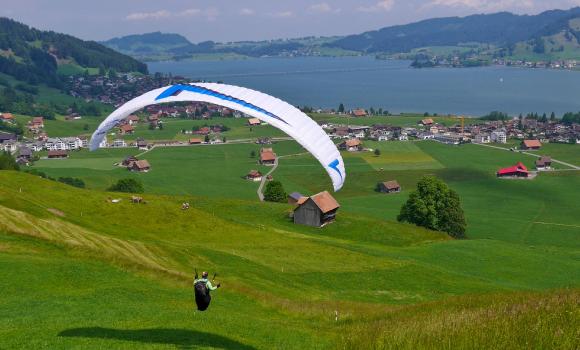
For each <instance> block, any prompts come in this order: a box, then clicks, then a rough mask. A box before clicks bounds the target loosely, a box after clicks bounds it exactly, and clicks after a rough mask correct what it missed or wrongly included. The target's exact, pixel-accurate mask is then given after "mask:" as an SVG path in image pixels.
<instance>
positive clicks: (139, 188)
mask: <svg viewBox="0 0 580 350" xmlns="http://www.w3.org/2000/svg"><path fill="white" fill-rule="evenodd" d="M108 191H111V192H126V193H143V192H144V191H145V190H144V189H143V184H142V183H141V181H139V180H136V179H121V180H119V181H117V183H116V184H113V185H112V186H111V187H109V188H108Z"/></svg>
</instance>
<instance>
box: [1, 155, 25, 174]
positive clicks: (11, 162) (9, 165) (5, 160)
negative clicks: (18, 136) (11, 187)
mask: <svg viewBox="0 0 580 350" xmlns="http://www.w3.org/2000/svg"><path fill="white" fill-rule="evenodd" d="M0 170H20V166H18V163H16V159H14V157H13V156H12V154H10V153H8V152H2V153H0Z"/></svg>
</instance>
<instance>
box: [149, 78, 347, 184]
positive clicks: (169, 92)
mask: <svg viewBox="0 0 580 350" xmlns="http://www.w3.org/2000/svg"><path fill="white" fill-rule="evenodd" d="M181 91H190V92H195V93H198V94H202V95H207V96H213V97H216V98H219V99H220V100H224V101H229V102H233V103H235V104H238V105H240V106H243V107H246V108H249V109H252V110H254V111H256V112H260V113H262V114H264V115H266V116H268V117H270V118H274V119H277V120H279V121H281V122H283V123H284V124H287V125H290V124H288V122H286V121H285V120H284V119H282V118H280V117H279V116H277V115H275V114H274V113H271V112H268V111H267V110H265V109H263V108H260V107H258V106H256V105H253V104H251V103H248V102H246V101H244V100H241V99H239V98H236V97H233V96H229V95H226V94H222V93H221V92H217V91H214V90H211V89H207V88H205V87H202V86H197V85H173V86H170V87H168V88H167V89H166V90H165V91H163V92H162V93H161V94H159V96H157V97H156V98H155V101H158V100H162V99H164V98H167V97H171V96H176V95H177V94H179V93H180V92H181ZM339 173H340V172H339ZM341 176H342V175H341Z"/></svg>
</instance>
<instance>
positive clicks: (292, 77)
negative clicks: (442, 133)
mask: <svg viewBox="0 0 580 350" xmlns="http://www.w3.org/2000/svg"><path fill="white" fill-rule="evenodd" d="M149 70H150V72H152V73H154V72H162V73H172V74H173V75H181V76H185V77H188V78H192V79H202V80H209V81H222V82H224V83H228V84H235V85H242V86H245V87H249V88H253V89H257V90H260V91H263V92H266V93H269V94H271V95H274V96H276V97H279V98H281V99H284V100H286V101H288V102H290V103H292V104H294V105H308V106H313V107H323V108H337V107H338V104H339V103H341V102H342V103H344V104H345V106H346V107H347V108H357V107H364V108H368V107H371V106H372V107H375V108H379V107H381V108H383V109H386V110H389V111H391V112H421V113H423V112H429V113H440V114H441V113H452V114H468V115H484V114H486V113H488V112H490V111H493V110H499V111H503V112H509V113H513V114H518V113H524V114H525V113H528V112H537V113H540V114H541V113H544V112H545V113H548V114H549V113H550V112H552V111H554V112H556V113H557V114H558V115H560V114H562V113H565V112H569V111H580V72H572V71H560V70H545V69H522V68H508V67H499V66H493V67H481V68H462V69H453V68H432V69H414V68H410V67H409V62H408V61H382V60H376V59H374V58H373V57H345V58H321V57H304V58H255V59H247V60H224V61H178V62H152V63H149Z"/></svg>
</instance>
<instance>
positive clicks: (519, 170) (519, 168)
mask: <svg viewBox="0 0 580 350" xmlns="http://www.w3.org/2000/svg"><path fill="white" fill-rule="evenodd" d="M529 175H530V174H529V172H528V168H526V166H525V165H524V164H522V162H518V163H517V164H516V165H514V166H512V167H509V168H503V169H500V170H498V172H497V177H528V176H529Z"/></svg>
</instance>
